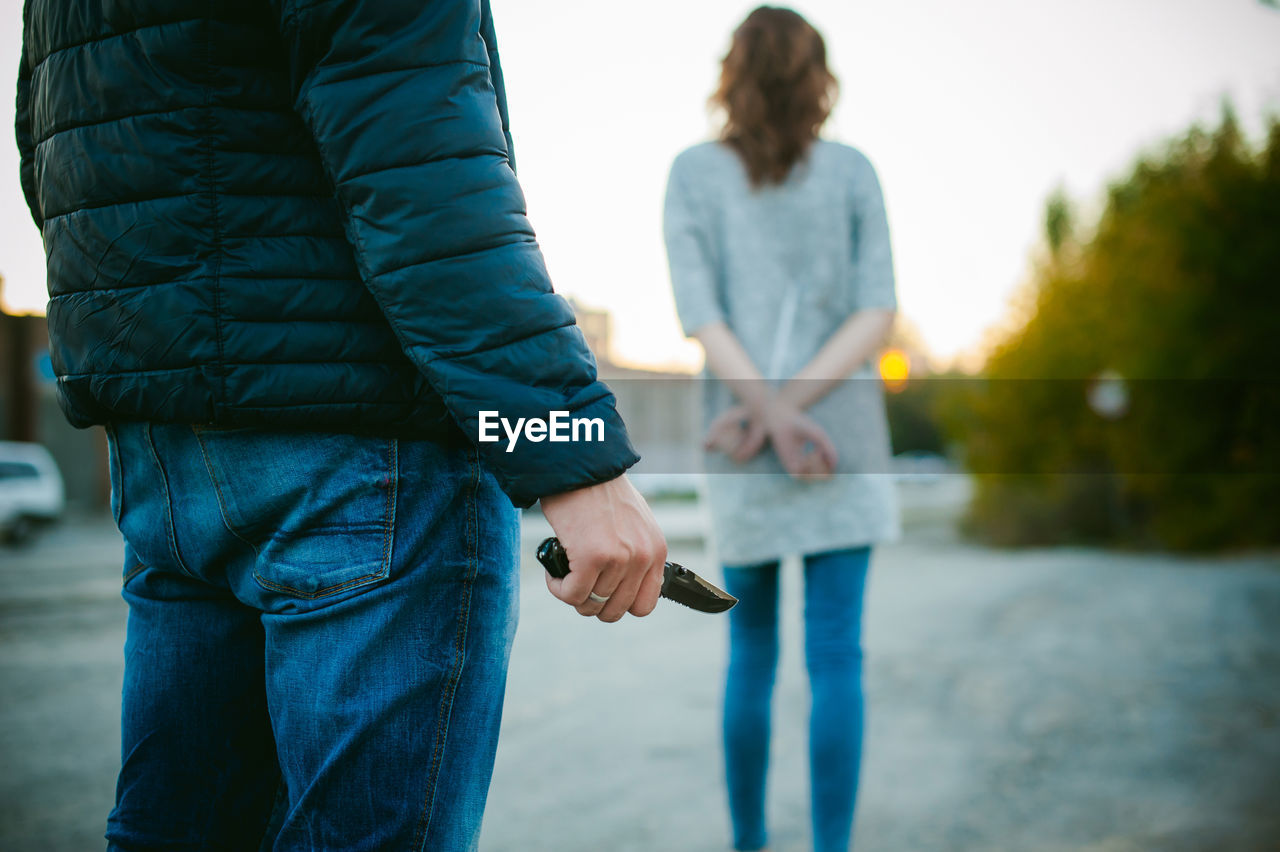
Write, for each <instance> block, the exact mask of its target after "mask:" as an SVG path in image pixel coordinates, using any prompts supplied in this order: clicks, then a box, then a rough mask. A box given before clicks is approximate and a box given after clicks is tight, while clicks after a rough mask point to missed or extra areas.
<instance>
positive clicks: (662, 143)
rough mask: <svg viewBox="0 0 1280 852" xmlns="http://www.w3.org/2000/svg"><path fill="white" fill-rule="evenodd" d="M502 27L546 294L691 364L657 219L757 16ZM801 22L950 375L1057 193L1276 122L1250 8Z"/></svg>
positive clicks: (526, 19)
mask: <svg viewBox="0 0 1280 852" xmlns="http://www.w3.org/2000/svg"><path fill="white" fill-rule="evenodd" d="M492 3H493V7H494V17H495V20H496V23H497V28H498V41H499V44H500V46H501V49H502V57H503V65H504V69H505V71H506V76H507V86H508V95H509V99H510V105H511V115H512V125H513V130H514V133H515V141H516V158H517V163H518V166H519V170H520V180H521V183H522V185H523V186H524V189H525V193H526V196H527V198H528V202H529V214H530V218H531V220H532V222H533V225H534V228H535V230H536V231H537V232H538V237H539V241H540V242H541V244H542V247H543V251H544V252H545V254H546V257H547V263H548V266H549V267H550V270H551V274H552V279H553V281H554V282H555V285H556V289H557V290H558V291H559V292H561V293H564V294H566V295H572V296H575V297H577V298H578V299H580V300H581V301H583V302H585V303H587V304H591V305H594V306H598V307H603V308H607V309H609V310H611V311H612V312H613V313H614V317H615V319H614V329H615V350H616V351H615V354H616V355H618V356H620V357H621V358H622V359H624V360H627V361H631V362H640V363H650V364H661V363H672V362H681V363H685V364H689V363H693V362H695V361H696V360H697V348H696V347H695V346H693V345H691V344H689V343H687V342H686V341H684V339H683V336H682V335H681V333H680V331H679V327H678V325H677V323H676V318H675V309H674V306H673V304H672V300H671V294H670V286H669V282H668V279H667V271H666V259H665V255H664V252H663V247H662V234H661V211H662V195H663V191H664V185H665V181H666V174H667V169H668V167H669V166H670V163H671V160H672V158H673V157H674V156H675V155H676V154H677V153H678V152H679V151H680V150H681V149H682V148H684V147H686V146H688V145H691V144H694V143H696V142H699V141H702V140H704V139H707V138H710V136H711V132H712V127H711V124H710V121H709V119H708V116H707V112H706V109H705V103H706V97H707V95H708V94H709V93H710V91H711V89H712V87H713V86H714V84H715V81H716V77H717V73H718V65H719V60H720V58H721V57H722V56H723V54H724V52H725V49H726V48H727V46H728V40H729V36H730V34H731V33H732V30H733V28H734V26H736V24H737V23H738V22H739V21H740V20H741V19H742V18H743V17H744V16H745V15H746V14H747V12H749V11H750V10H751V9H752V8H754V6H755V5H757V4H755V3H742V2H734V0H680V2H675V0H649V2H645V3H642V4H631V3H629V4H622V3H611V2H600V0H539V2H529V0H492ZM794 8H796V9H797V11H799V12H801V13H802V14H804V15H805V16H806V17H808V18H809V20H810V21H811V22H812V23H814V24H815V25H816V26H817V27H818V28H819V29H820V30H821V31H822V32H823V34H824V36H825V37H826V40H827V48H828V53H829V56H830V60H831V64H832V66H833V69H834V70H835V72H836V74H837V75H838V76H839V78H840V81H841V97H840V101H839V105H838V106H837V109H836V112H835V114H834V116H833V118H832V121H831V122H830V123H829V124H828V127H827V132H826V135H827V136H829V137H832V138H834V139H837V140H839V141H842V142H846V143H848V144H851V145H854V146H855V147H857V148H859V149H861V150H862V151H863V152H864V153H865V154H867V156H868V157H870V158H871V161H872V162H873V163H874V164H875V166H876V168H877V170H878V172H879V174H880V180H881V183H882V185H883V187H884V191H885V197H886V201H887V205H888V209H889V220H890V227H891V232H892V237H893V243H894V251H895V256H896V266H897V274H898V296H899V302H900V306H901V309H902V312H903V313H904V314H905V316H906V317H908V318H909V319H910V320H911V322H912V323H914V325H915V326H916V327H917V328H918V329H919V330H920V331H921V333H922V335H923V337H924V340H925V343H926V344H927V345H928V347H929V348H930V349H931V350H932V351H933V352H935V353H937V354H938V355H940V356H943V357H950V356H954V355H958V354H961V353H964V352H966V351H972V350H973V349H974V348H975V347H977V346H978V345H979V344H980V342H981V340H982V338H983V334H984V331H986V330H987V329H989V328H990V327H991V326H993V325H994V324H996V323H997V322H999V321H1000V319H1001V318H1002V317H1003V316H1004V315H1005V313H1006V311H1007V308H1008V301H1009V298H1010V296H1011V295H1012V294H1013V293H1014V292H1015V291H1016V289H1017V288H1018V286H1019V284H1021V283H1022V282H1023V281H1025V279H1026V277H1027V274H1028V269H1029V261H1030V259H1031V255H1032V251H1033V249H1034V248H1035V246H1036V243H1037V241H1038V239H1039V232H1040V221H1041V213H1042V210H1043V205H1044V200H1045V198H1046V196H1047V195H1048V194H1049V193H1050V192H1051V191H1052V190H1053V188H1054V187H1055V186H1057V185H1059V184H1061V185H1064V186H1065V187H1066V189H1067V191H1068V192H1069V193H1070V194H1071V195H1072V196H1073V197H1075V198H1077V199H1079V200H1081V201H1083V202H1084V203H1085V204H1086V205H1092V206H1093V207H1094V208H1096V205H1097V204H1098V203H1099V201H1100V198H1101V193H1102V191H1103V189H1104V188H1105V186H1106V183H1107V182H1108V181H1109V180H1112V179H1115V178H1118V177H1120V176H1121V175H1122V174H1123V173H1124V172H1125V170H1126V168H1127V166H1128V165H1129V164H1130V163H1131V162H1132V160H1133V158H1134V157H1135V155H1136V154H1138V153H1139V152H1140V151H1142V150H1144V149H1149V148H1151V146H1153V145H1156V144H1158V143H1160V142H1161V141H1162V140H1163V139H1165V138H1167V137H1169V136H1171V135H1173V134H1177V133H1179V132H1181V131H1183V130H1184V129H1185V128H1186V127H1187V126H1188V125H1189V124H1190V123H1191V122H1192V121H1194V120H1197V119H1202V120H1207V121H1214V120H1216V118H1217V115H1218V111H1219V104H1220V101H1221V99H1222V97H1223V96H1224V95H1229V96H1230V97H1231V98H1232V99H1233V100H1234V101H1235V103H1236V106H1237V110H1238V112H1239V114H1240V116H1241V118H1242V120H1243V122H1244V125H1245V127H1246V129H1247V130H1249V131H1250V132H1251V133H1253V134H1255V135H1256V134H1257V133H1258V132H1259V130H1260V128H1261V125H1262V121H1261V119H1262V116H1263V115H1264V114H1265V113H1267V112H1270V113H1272V114H1280V11H1277V10H1273V9H1270V8H1268V7H1266V6H1264V5H1262V4H1261V3H1259V2H1257V0H1070V2H1067V0H972V2H968V3H956V2H954V0H913V2H890V0H877V2H851V0H812V2H804V3H797V4H794ZM0 9H2V10H3V14H4V26H3V32H2V35H0V69H16V68H17V57H18V47H19V42H20V38H21V33H20V28H21V26H20V21H21V3H20V2H18V0H0ZM6 91H11V88H6ZM6 103H9V102H8V101H7V102H6ZM6 109H7V110H9V112H7V113H6V114H11V110H12V107H11V106H7V107H6ZM6 126H9V125H8V124H7V123H6ZM11 140H12V134H11V133H10V132H8V131H5V132H4V137H3V142H0V274H3V275H4V277H5V291H4V298H5V302H6V303H7V305H8V306H9V308H10V309H11V310H35V311H39V310H43V304H44V299H45V297H44V280H43V256H42V253H41V248H40V239H39V235H38V233H37V231H36V229H35V226H34V225H32V223H31V220H30V218H29V216H28V215H27V212H26V208H25V205H24V204H23V201H22V196H21V192H20V190H19V188H18V180H17V151H16V147H15V145H14V143H13V142H12V141H11Z"/></svg>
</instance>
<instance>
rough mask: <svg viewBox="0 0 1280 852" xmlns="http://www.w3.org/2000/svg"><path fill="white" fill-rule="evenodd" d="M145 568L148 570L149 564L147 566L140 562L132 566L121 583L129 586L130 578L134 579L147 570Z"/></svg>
mask: <svg viewBox="0 0 1280 852" xmlns="http://www.w3.org/2000/svg"><path fill="white" fill-rule="evenodd" d="M145 570H147V566H146V565H143V564H141V563H139V564H137V565H135V566H133V567H132V568H130V569H129V571H128V573H126V574H125V575H124V580H123V582H121V584H120V585H122V586H127V585H129V581H130V580H132V579H133V578H134V577H136V576H138V575H139V574H141V573H142V572H143V571H145Z"/></svg>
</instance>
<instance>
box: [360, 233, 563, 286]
mask: <svg viewBox="0 0 1280 852" xmlns="http://www.w3.org/2000/svg"><path fill="white" fill-rule="evenodd" d="M537 243H538V241H537V240H535V239H523V240H513V241H512V242H509V243H498V244H497V245H493V246H483V247H481V248H477V249H471V250H470V251H463V252H458V253H456V254H442V255H440V256H438V257H428V258H424V259H422V260H415V261H412V262H410V263H406V264H404V265H402V266H396V267H393V268H391V269H387V270H383V271H381V272H378V273H376V274H375V275H374V276H373V277H374V278H386V277H387V276H388V275H395V274H397V273H400V272H404V271H405V270H406V269H413V268H414V267H415V266H430V265H431V264H433V263H439V262H440V261H442V260H461V259H463V258H470V257H475V256H477V255H482V254H488V253H489V252H491V251H501V250H502V249H506V248H511V247H512V246H529V245H537Z"/></svg>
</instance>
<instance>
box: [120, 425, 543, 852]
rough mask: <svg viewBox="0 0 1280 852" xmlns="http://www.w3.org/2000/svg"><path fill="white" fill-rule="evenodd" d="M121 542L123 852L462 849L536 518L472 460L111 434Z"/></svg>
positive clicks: (184, 433)
mask: <svg viewBox="0 0 1280 852" xmlns="http://www.w3.org/2000/svg"><path fill="white" fill-rule="evenodd" d="M109 437H110V463H111V479H112V510H113V513H114V515H115V517H116V521H117V523H118V524H119V526H120V528H121V530H122V532H123V533H124V538H125V563H124V597H125V600H126V601H128V604H129V620H128V632H127V638H126V642H125V678H124V696H123V714H122V721H123V725H122V730H123V761H122V767H121V770H120V779H119V785H118V787H117V793H116V806H115V809H114V810H113V811H112V813H111V817H110V819H109V821H108V829H107V838H108V840H109V841H110V847H109V848H110V849H112V850H128V851H129V852H135V850H165V852H177V850H234V852H254V850H258V849H274V850H277V852H285V850H308V851H309V852H319V851H320V850H343V852H356V851H357V850H368V852H373V850H391V849H396V850H406V852H407V850H414V852H418V850H423V849H433V850H449V852H453V850H466V849H473V848H475V845H476V839H477V837H478V835H479V830H480V819H481V816H482V814H483V810H484V803H485V796H486V793H487V791H488V786H489V779H490V776H491V773H492V769H493V761H494V753H495V748H496V745H497V739H498V725H499V720H500V717H501V714H502V698H503V692H504V689H505V683H506V671H507V661H508V657H509V653H510V648H511V642H512V638H513V636H514V632H515V626H516V610H517V585H516V584H517V572H516V551H517V543H518V526H517V524H518V520H517V516H516V512H515V510H514V509H513V508H512V506H511V503H510V501H509V500H508V499H507V498H506V496H505V495H504V494H503V493H502V491H501V490H500V489H499V488H498V485H497V483H496V482H495V480H494V479H493V477H492V476H491V475H490V474H488V473H486V472H485V471H484V470H483V468H481V467H480V466H479V464H478V462H477V458H476V454H475V452H474V451H472V450H464V449H450V448H446V447H443V446H440V445H437V444H435V443H432V442H427V441H404V440H400V441H397V440H394V439H387V438H373V437H356V436H352V435H334V434H314V433H279V432H269V431H262V430H257V429H201V428H196V429H193V428H191V427H189V426H174V425H164V426H162V425H152V424H146V423H128V424H118V425H116V426H114V427H112V428H111V429H109Z"/></svg>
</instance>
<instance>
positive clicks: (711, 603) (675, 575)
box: [538, 536, 738, 612]
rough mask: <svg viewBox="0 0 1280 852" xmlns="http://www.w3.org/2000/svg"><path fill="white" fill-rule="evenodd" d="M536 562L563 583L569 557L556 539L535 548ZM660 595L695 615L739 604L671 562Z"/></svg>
mask: <svg viewBox="0 0 1280 852" xmlns="http://www.w3.org/2000/svg"><path fill="white" fill-rule="evenodd" d="M538 561H539V562H541V563H542V567H543V568H546V569H547V573H548V574H550V575H551V576H552V577H555V578H557V579H560V580H563V579H564V578H565V577H566V576H568V574H569V557H568V555H566V554H565V552H564V545H562V544H561V543H560V539H558V538H556V537H555V536H552V537H551V538H548V539H545V540H544V541H543V542H542V544H540V545H538ZM662 596H663V597H664V598H667V599H668V600H673V601H675V602H676V603H678V604H683V605H684V606H687V607H689V608H690V609H696V610H697V611H698V612H724V611H725V610H729V609H732V608H733V606H734V604H736V603H737V602H738V599H737V598H735V597H734V596H733V595H731V594H729V593H728V592H726V591H724V590H723V589H718V588H716V587H715V586H714V585H712V584H711V583H708V582H707V581H706V580H704V579H702V578H701V577H699V576H698V575H697V574H695V573H693V572H692V571H690V570H689V569H688V568H686V567H684V566H683V565H677V564H676V563H674V562H668V563H667V564H666V567H665V568H664V569H663V572H662Z"/></svg>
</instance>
